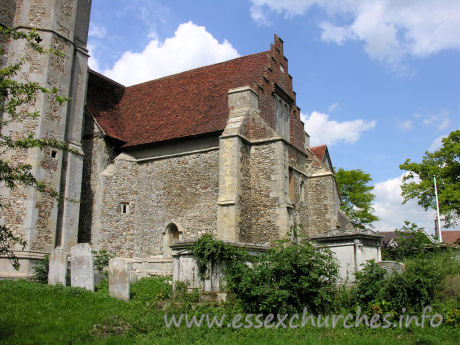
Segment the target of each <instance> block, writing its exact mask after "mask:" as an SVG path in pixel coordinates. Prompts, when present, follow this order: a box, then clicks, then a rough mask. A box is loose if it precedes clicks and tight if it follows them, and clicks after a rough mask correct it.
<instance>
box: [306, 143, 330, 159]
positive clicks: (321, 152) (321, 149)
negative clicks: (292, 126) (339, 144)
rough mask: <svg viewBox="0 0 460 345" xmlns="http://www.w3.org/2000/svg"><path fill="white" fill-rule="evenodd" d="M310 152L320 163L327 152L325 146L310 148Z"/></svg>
mask: <svg viewBox="0 0 460 345" xmlns="http://www.w3.org/2000/svg"><path fill="white" fill-rule="evenodd" d="M310 150H311V152H313V154H314V155H315V156H316V157H318V158H319V159H320V160H321V161H323V159H324V154H325V153H326V150H327V145H320V146H315V147H311V148H310Z"/></svg>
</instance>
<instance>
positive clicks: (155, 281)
mask: <svg viewBox="0 0 460 345" xmlns="http://www.w3.org/2000/svg"><path fill="white" fill-rule="evenodd" d="M170 280H171V279H170V278H169V277H148V278H142V279H140V280H139V281H137V282H135V283H133V284H131V286H130V290H131V298H132V301H133V302H134V303H136V302H139V303H142V304H144V305H147V304H148V305H153V304H154V303H156V302H158V301H160V300H164V299H167V298H170V297H171V295H172V286H171V284H170V283H169V282H170Z"/></svg>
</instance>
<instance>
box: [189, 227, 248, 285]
mask: <svg viewBox="0 0 460 345" xmlns="http://www.w3.org/2000/svg"><path fill="white" fill-rule="evenodd" d="M192 252H193V255H194V256H195V259H196V261H197V265H198V270H199V273H200V276H201V277H202V278H204V277H205V273H206V269H207V268H208V265H210V264H212V263H214V262H225V263H226V265H231V264H232V263H234V262H236V261H238V262H244V261H250V260H251V256H250V255H249V253H248V251H247V250H246V249H244V248H238V247H235V246H232V245H229V244H227V243H225V242H223V241H219V240H216V239H215V238H214V237H213V236H212V235H209V234H205V235H203V236H201V237H200V238H199V239H198V240H197V241H195V243H194V244H193V248H192Z"/></svg>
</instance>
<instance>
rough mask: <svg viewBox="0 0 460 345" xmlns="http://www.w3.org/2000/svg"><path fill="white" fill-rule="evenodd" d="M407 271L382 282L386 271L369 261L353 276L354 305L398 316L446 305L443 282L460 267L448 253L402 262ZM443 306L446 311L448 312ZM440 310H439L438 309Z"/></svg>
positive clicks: (428, 255) (457, 271)
mask: <svg viewBox="0 0 460 345" xmlns="http://www.w3.org/2000/svg"><path fill="white" fill-rule="evenodd" d="M405 265H406V270H405V272H404V273H402V274H393V275H391V276H390V277H389V278H388V279H386V280H385V279H384V276H385V271H383V270H382V269H381V268H380V267H378V266H377V265H376V264H375V262H369V263H368V264H367V265H366V266H365V267H364V269H363V270H361V271H360V272H358V273H356V282H355V285H354V287H353V289H352V295H353V298H354V303H355V304H356V305H361V306H363V304H364V305H366V304H367V305H369V306H374V307H375V306H378V307H379V308H383V310H384V311H385V312H391V311H393V312H396V313H400V312H401V310H402V309H403V308H406V309H407V310H408V311H421V310H423V308H424V307H425V306H427V305H431V306H433V305H435V304H438V305H440V308H441V309H443V308H444V307H443V306H442V304H443V303H446V300H447V298H448V296H444V295H443V293H444V291H445V289H444V288H445V281H446V277H447V276H448V275H453V274H458V273H459V271H460V265H459V264H458V263H457V262H456V261H455V260H454V259H453V258H452V255H451V253H449V252H446V253H426V254H425V256H418V257H414V258H411V259H406V261H405ZM449 308H450V305H449V306H446V309H449ZM438 309H439V308H438Z"/></svg>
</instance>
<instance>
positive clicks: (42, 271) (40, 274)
mask: <svg viewBox="0 0 460 345" xmlns="http://www.w3.org/2000/svg"><path fill="white" fill-rule="evenodd" d="M49 259H50V258H49V255H48V254H46V255H45V256H44V257H43V259H42V260H40V261H39V262H38V263H37V264H35V266H34V267H33V268H32V269H33V270H34V274H33V275H32V280H34V281H36V282H39V283H43V284H48V270H49Z"/></svg>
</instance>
